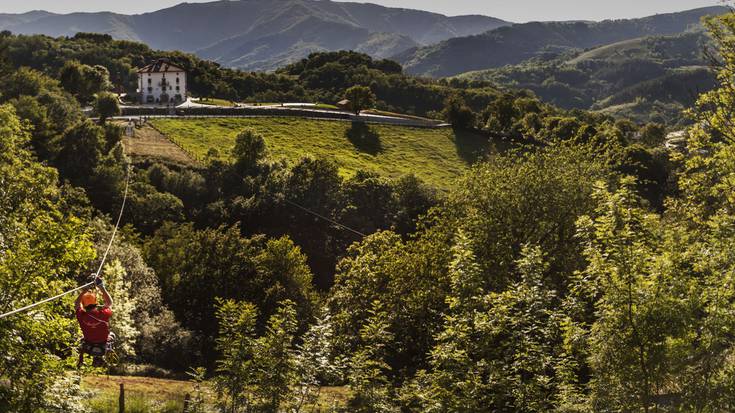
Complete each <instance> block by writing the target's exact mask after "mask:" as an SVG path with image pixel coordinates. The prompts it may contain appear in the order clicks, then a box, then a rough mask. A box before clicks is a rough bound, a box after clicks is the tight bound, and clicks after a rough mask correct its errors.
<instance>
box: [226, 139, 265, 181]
mask: <svg viewBox="0 0 735 413" xmlns="http://www.w3.org/2000/svg"><path fill="white" fill-rule="evenodd" d="M265 154H266V144H265V139H263V136H262V135H260V134H258V133H257V132H255V131H254V130H252V129H245V130H243V131H242V132H240V134H238V135H237V138H236V139H235V147H234V148H233V149H232V155H233V156H234V157H235V163H236V166H237V170H238V172H239V173H241V174H250V173H253V172H254V171H255V170H256V167H257V165H258V163H259V162H260V161H262V160H263V159H264V158H265Z"/></svg>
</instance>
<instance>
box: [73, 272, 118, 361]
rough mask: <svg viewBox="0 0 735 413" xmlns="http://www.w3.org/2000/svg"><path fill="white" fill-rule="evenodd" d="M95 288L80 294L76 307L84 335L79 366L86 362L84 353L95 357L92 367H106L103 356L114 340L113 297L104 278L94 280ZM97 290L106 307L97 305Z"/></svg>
mask: <svg viewBox="0 0 735 413" xmlns="http://www.w3.org/2000/svg"><path fill="white" fill-rule="evenodd" d="M94 282H95V287H91V288H87V289H84V290H83V291H82V293H81V294H79V297H77V300H76V302H75V303H74V307H75V309H76V313H77V321H79V327H81V329H82V333H83V334H84V340H83V341H82V348H81V351H80V352H79V365H81V364H82V363H83V362H84V353H88V354H90V355H92V356H93V363H92V365H93V366H95V367H101V366H103V365H104V361H103V359H102V356H104V355H105V353H106V352H107V351H108V349H109V346H110V340H114V335H113V334H110V318H111V317H112V297H110V293H108V292H107V289H106V288H105V283H104V281H103V280H102V278H99V277H96V278H95V279H94ZM95 288H99V289H100V291H101V292H102V297H103V299H104V305H103V306H98V305H97V296H96V295H95V293H94V290H95Z"/></svg>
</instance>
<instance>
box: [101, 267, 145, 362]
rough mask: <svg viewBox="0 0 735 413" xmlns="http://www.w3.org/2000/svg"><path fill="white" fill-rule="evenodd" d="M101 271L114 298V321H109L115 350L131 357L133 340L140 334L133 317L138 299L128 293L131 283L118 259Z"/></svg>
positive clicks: (133, 350)
mask: <svg viewBox="0 0 735 413" xmlns="http://www.w3.org/2000/svg"><path fill="white" fill-rule="evenodd" d="M102 273H103V277H104V279H105V287H106V288H107V291H108V292H109V293H110V295H111V296H112V297H114V300H115V306H114V321H113V322H111V323H110V329H111V331H112V332H113V333H115V337H116V343H115V344H116V350H117V351H119V355H120V356H121V357H127V358H132V357H134V356H135V342H136V340H137V338H138V336H139V335H140V331H139V330H138V327H137V326H136V324H135V320H134V318H133V313H134V311H135V308H136V307H137V306H138V300H137V299H136V297H134V296H132V295H131V294H130V292H131V289H132V287H131V283H130V281H129V277H128V274H127V272H126V271H125V268H124V267H123V266H122V264H121V263H120V261H117V260H114V261H111V262H110V263H109V264H106V265H105V267H104V268H103V270H102Z"/></svg>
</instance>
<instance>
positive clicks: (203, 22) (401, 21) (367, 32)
mask: <svg viewBox="0 0 735 413" xmlns="http://www.w3.org/2000/svg"><path fill="white" fill-rule="evenodd" d="M509 24H510V23H509V22H506V21H503V20H500V19H496V18H493V17H487V16H456V17H447V16H444V15H441V14H436V13H430V12H425V11H418V10H409V9H400V8H389V7H383V6H379V5H375V4H363V3H349V2H332V1H326V0H240V1H216V2H210V3H182V4H179V5H177V6H174V7H171V8H167V9H163V10H158V11H155V12H152V13H145V14H138V15H124V14H116V13H109V12H100V13H71V14H53V13H48V12H44V11H33V12H29V13H25V14H15V15H14V14H0V29H2V30H9V31H11V32H13V33H16V34H46V35H49V36H54V37H56V36H73V35H74V34H76V33H77V32H95V33H106V34H109V35H111V36H112V37H113V38H116V39H121V40H133V41H139V42H143V43H146V44H148V45H149V46H150V47H152V48H155V49H163V50H182V51H185V52H193V53H195V54H197V55H198V56H200V57H203V58H206V59H210V60H214V61H217V62H218V63H220V64H222V65H224V66H229V67H236V68H240V69H244V70H273V69H276V68H277V67H280V66H283V65H284V64H288V63H291V62H294V61H296V60H298V59H301V58H303V57H306V56H307V55H308V54H310V53H311V52H315V51H334V50H343V49H349V50H356V51H362V52H365V53H369V54H371V55H372V56H374V57H381V58H384V57H389V56H392V55H396V54H400V53H402V52H404V51H406V50H408V49H413V48H417V47H422V46H426V45H430V44H435V43H437V42H441V41H444V40H447V39H450V38H455V37H463V36H468V35H473V34H479V33H484V32H487V31H489V30H492V29H496V28H498V27H502V26H507V25H509Z"/></svg>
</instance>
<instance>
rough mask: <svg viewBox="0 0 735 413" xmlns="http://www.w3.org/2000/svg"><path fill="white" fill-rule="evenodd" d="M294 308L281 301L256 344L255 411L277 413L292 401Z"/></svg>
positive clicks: (295, 327)
mask: <svg viewBox="0 0 735 413" xmlns="http://www.w3.org/2000/svg"><path fill="white" fill-rule="evenodd" d="M296 316H297V315H296V306H295V305H294V303H293V302H291V301H288V300H286V301H284V302H282V303H281V304H280V306H279V308H278V310H277V311H276V313H275V314H273V315H272V316H271V317H270V318H269V319H268V326H267V327H266V331H265V334H264V335H263V336H262V337H260V338H258V340H257V342H256V353H255V354H256V355H257V358H256V366H257V368H256V371H257V373H256V381H255V383H254V384H255V389H256V390H255V392H256V395H257V397H258V401H259V403H258V407H257V409H258V411H262V412H266V413H278V412H280V411H282V410H283V407H284V406H285V405H286V404H290V402H291V401H292V398H293V393H292V386H293V385H294V384H295V383H296V380H297V377H296V374H295V373H296V366H295V364H294V348H293V341H294V337H295V335H296V330H297V328H298V322H297V320H296Z"/></svg>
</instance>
